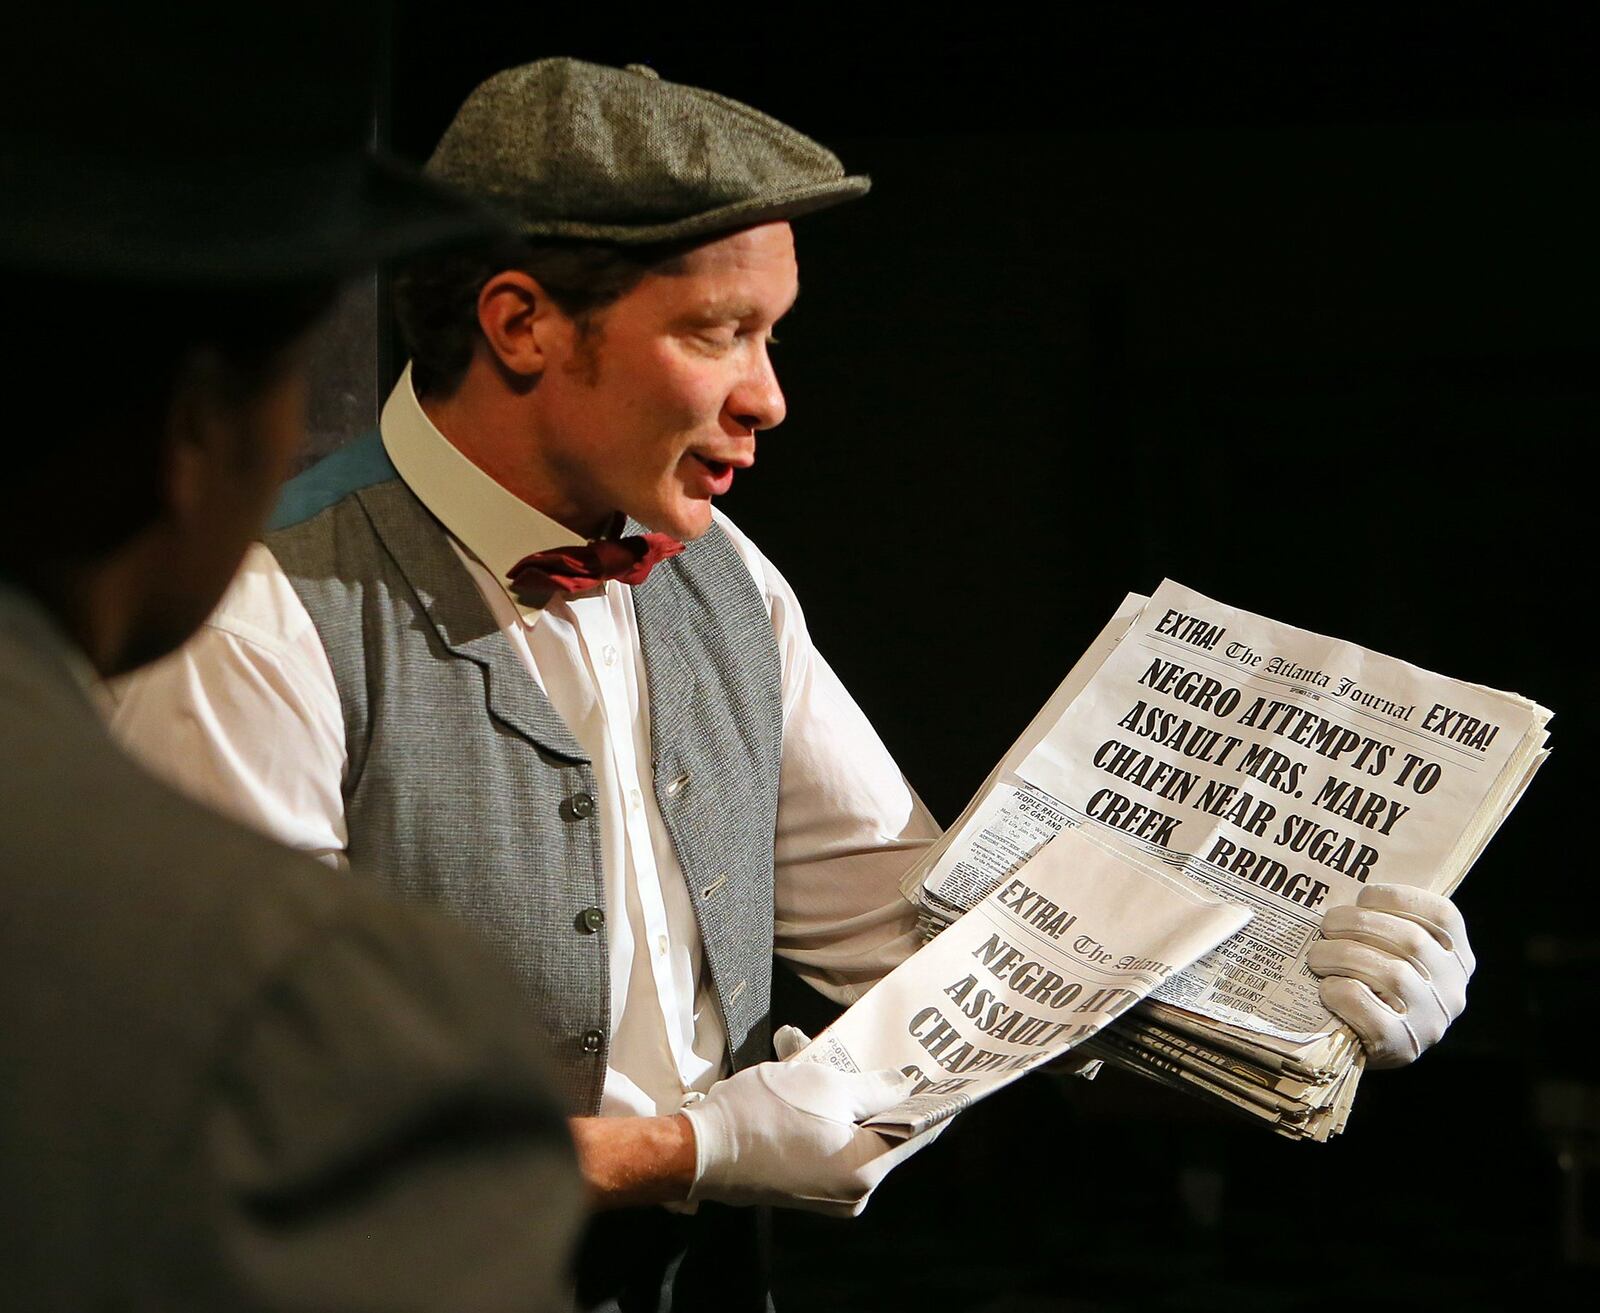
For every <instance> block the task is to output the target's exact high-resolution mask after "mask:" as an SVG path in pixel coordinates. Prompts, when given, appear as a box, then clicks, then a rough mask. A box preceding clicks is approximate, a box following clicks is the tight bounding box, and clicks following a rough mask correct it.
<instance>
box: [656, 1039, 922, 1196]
mask: <svg viewBox="0 0 1600 1313" xmlns="http://www.w3.org/2000/svg"><path fill="white" fill-rule="evenodd" d="M791 1030H793V1027H785V1028H784V1031H791ZM784 1031H780V1032H779V1034H778V1036H777V1037H775V1047H776V1048H777V1050H778V1051H779V1052H787V1053H794V1052H798V1050H799V1048H801V1047H804V1044H805V1043H806V1042H807V1041H806V1039H805V1036H804V1034H803V1033H802V1032H800V1031H797V1030H793V1034H792V1035H790V1034H785V1033H784ZM796 1037H798V1039H797V1038H796ZM911 1088H912V1082H911V1080H910V1079H909V1078H908V1077H905V1076H902V1075H901V1074H900V1073H899V1072H897V1071H869V1072H847V1071H838V1070H835V1069H834V1068H833V1067H828V1066H825V1065H823V1064H822V1063H818V1062H763V1063H762V1064H761V1065H760V1066H756V1067H746V1068H745V1069H744V1070H743V1071H741V1072H739V1073H738V1074H737V1075H735V1076H731V1077H729V1078H728V1079H727V1080H725V1081H720V1082H718V1083H717V1084H716V1085H713V1086H712V1087H711V1092H710V1093H709V1094H707V1095H706V1097H705V1098H704V1099H702V1100H701V1101H700V1102H699V1103H695V1104H691V1105H690V1106H689V1107H687V1108H685V1109H684V1110H683V1115H684V1116H685V1117H687V1118H688V1119H689V1124H690V1125H691V1126H692V1127H693V1128H694V1143H695V1172H694V1184H693V1186H691V1187H690V1190H689V1199H690V1201H691V1202H699V1201H700V1200H702V1199H712V1200H716V1201H718V1202H721V1203H727V1204H775V1205H777V1206H779V1207H784V1208H804V1209H807V1210H808V1211H811V1212H818V1213H829V1214H831V1215H833V1216H836V1217H854V1216H855V1215H856V1214H858V1213H859V1212H860V1211H861V1210H862V1209H863V1208H865V1207H866V1206H867V1199H868V1198H869V1197H870V1196H871V1194H872V1192H873V1190H874V1189H876V1188H877V1185H878V1183H879V1182H880V1181H881V1180H883V1178H884V1177H885V1176H887V1175H888V1174H889V1171H890V1169H891V1168H893V1167H894V1166H895V1165H896V1164H897V1163H900V1162H902V1161H904V1160H905V1159H906V1158H909V1157H910V1156H911V1155H912V1154H913V1153H915V1152H916V1151H917V1150H918V1149H920V1148H921V1147H922V1146H923V1145H924V1144H926V1143H928V1142H929V1140H931V1139H932V1138H933V1137H932V1136H928V1135H924V1136H919V1137H918V1138H917V1139H914V1140H907V1141H905V1142H903V1143H895V1142H894V1141H892V1140H887V1139H885V1138H884V1137H883V1136H881V1135H879V1134H878V1133H877V1132H876V1131H869V1130H866V1129H864V1128H863V1127H860V1126H857V1125H856V1123H857V1122H858V1121H860V1120H861V1119H862V1118H865V1117H872V1116H875V1115H877V1114H878V1113H880V1112H885V1111H887V1110H888V1109H889V1108H892V1107H893V1106H894V1105H895V1104H897V1103H899V1102H900V1100H901V1099H903V1098H905V1097H906V1095H907V1094H908V1093H909V1092H910V1091H911Z"/></svg>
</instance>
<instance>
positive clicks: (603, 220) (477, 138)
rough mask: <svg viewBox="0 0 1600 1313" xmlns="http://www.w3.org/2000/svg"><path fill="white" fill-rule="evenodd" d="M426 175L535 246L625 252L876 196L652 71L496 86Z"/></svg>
mask: <svg viewBox="0 0 1600 1313" xmlns="http://www.w3.org/2000/svg"><path fill="white" fill-rule="evenodd" d="M426 171H427V172H428V173H430V174H432V175H433V176H434V177H436V178H439V179H441V180H443V181H445V182H449V183H451V184H453V185H455V186H457V187H459V188H461V189H462V190H463V191H465V192H468V193H469V194H471V195H473V196H476V197H479V198H480V199H482V200H485V201H489V202H491V203H492V204H495V205H496V206H497V207H499V208H501V209H503V210H506V211H508V212H509V213H510V214H511V216H512V217H513V218H514V219H516V220H517V221H518V224H519V226H520V228H521V229H522V231H523V233H524V234H525V235H527V236H529V237H545V238H573V239H580V240H589V241H605V242H616V243H619V244H637V243H645V242H665V241H676V240H678V239H680V238H690V237H700V236H711V235H713V234H716V233H719V232H730V231H732V230H734V229H736V228H746V227H749V226H750V225H752V224H757V223H765V222H767V221H769V220H772V219H792V218H794V217H795V216H796V215H800V214H805V213H808V212H809V211H812V210H820V209H823V208H824V207H826V206H829V205H837V204H839V202H841V201H848V200H853V199H854V198H856V197H857V196H861V195H863V194H864V193H865V192H866V190H867V188H868V187H870V186H871V185H872V184H871V180H870V179H868V178H866V177H863V176H860V175H847V174H846V173H845V171H844V166H843V165H841V164H840V163H839V160H838V158H837V157H836V156H835V155H833V154H832V153H831V152H830V151H828V150H825V149H824V148H823V147H821V146H819V145H818V144H817V143H816V142H814V141H812V140H811V139H810V138H809V137H806V136H803V135H802V134H801V133H798V132H796V131H795V130H794V129H793V128H790V127H786V126H785V125H784V124H782V123H779V122H778V121H777V120H776V119H774V118H769V117H768V116H767V115H765V114H762V113H760V112H758V111H757V110H753V109H751V108H750V107H749V106H748V105H741V104H740V103H739V102H738V101H736V100H729V99H728V98H727V97H726V96H719V95H717V94H716V93H715V92H711V91H702V90H700V89H699V88H698V87H686V86H682V85H680V84H678V83H675V82H666V81H663V80H662V79H661V78H659V77H658V76H657V75H656V74H655V73H654V72H653V71H651V70H650V69H648V68H645V67H644V66H643V65H640V64H630V65H629V66H628V67H627V68H606V67H604V66H603V65H599V64H586V63H583V62H581V61H579V60H576V59H541V60H539V61H538V62H537V63H533V64H524V65H523V66H521V67H520V68H511V69H507V70H506V71H505V72H503V73H496V74H495V75H494V76H493V77H492V78H490V79H489V80H488V81H487V82H485V83H483V84H482V85H481V86H479V87H478V88H477V90H475V91H474V92H473V93H472V94H471V95H470V96H468V97H467V100H466V103H465V104H463V105H462V106H461V109H460V110H459V111H458V112H457V114H456V116H455V120H454V121H453V122H452V123H451V124H450V127H449V128H448V129H447V130H446V131H445V134H444V137H443V138H442V139H441V140H440V142H439V145H438V148H437V149H436V150H435V151H434V152H433V158H432V159H430V160H429V161H428V164H427V169H426Z"/></svg>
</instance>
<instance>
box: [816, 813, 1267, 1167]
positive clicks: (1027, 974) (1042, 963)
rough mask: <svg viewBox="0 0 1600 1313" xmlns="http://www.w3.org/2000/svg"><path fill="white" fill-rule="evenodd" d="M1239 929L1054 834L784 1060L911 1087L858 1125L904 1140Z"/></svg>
mask: <svg viewBox="0 0 1600 1313" xmlns="http://www.w3.org/2000/svg"><path fill="white" fill-rule="evenodd" d="M1249 918H1250V912H1249V911H1248V910H1247V909H1245V908H1241V907H1239V906H1237V905H1236V904H1234V903H1232V902H1229V901H1228V900H1226V899H1224V898H1219V897H1218V896H1217V895H1215V894H1213V893H1211V892H1210V891H1209V890H1206V889H1204V888H1202V887H1200V886H1199V885H1198V884H1195V883H1194V882H1193V881H1190V880H1186V879H1184V878H1182V877H1181V876H1177V875H1174V874H1173V873H1172V872H1171V871H1169V870H1167V869H1166V868H1165V867H1163V866H1161V865H1159V864H1156V863H1152V862H1150V861H1149V860H1148V859H1147V858H1145V857H1144V856H1143V855H1142V854H1140V853H1139V852H1137V851H1136V850H1135V849H1133V848H1131V847H1130V846H1128V845H1127V844H1125V843H1123V842H1122V841H1121V840H1120V839H1118V838H1117V837H1115V836H1111V835H1097V834H1093V833H1091V832H1089V831H1087V830H1072V831H1067V832H1064V833H1063V834H1061V835H1060V836H1059V837H1058V838H1057V839H1056V840H1054V841H1053V842H1051V843H1049V844H1046V845H1045V846H1044V847H1042V848H1041V849H1040V850H1039V851H1038V852H1037V853H1035V854H1034V855H1033V856H1032V857H1031V858H1030V859H1029V860H1028V861H1026V862H1023V863H1022V864H1020V865H1019V866H1018V868H1017V869H1016V870H1015V871H1014V872H1013V873H1012V874H1011V875H1010V876H1009V877H1008V879H1006V880H1005V881H1003V882H1002V883H1001V884H999V885H997V886H996V887H995V888H994V889H993V890H991V891H990V892H989V894H988V895H986V896H985V897H984V898H982V899H980V900H978V902H977V903H976V904H975V905H974V906H973V907H972V908H971V909H969V910H968V911H967V912H966V913H965V914H963V915H962V916H960V917H958V918H956V919H955V920H954V921H953V922H952V923H951V924H950V925H949V926H948V927H947V928H946V929H945V931H944V933H943V934H941V935H939V936H938V937H937V938H936V939H934V940H933V941H932V942H930V943H928V944H926V945H924V946H923V947H922V948H921V949H920V950H919V951H918V952H916V953H914V954H913V955H912V956H911V957H910V958H908V959H907V960H906V961H905V962H903V963H901V964H900V966H898V967H896V968H895V970H894V971H892V972H890V974H889V975H888V976H886V977H885V978H884V979H883V980H881V981H879V982H878V983H877V984H876V985H874V986H873V987H872V989H871V990H869V991H868V992H867V994H866V995H865V996H863V997H862V998H861V999H860V1000H858V1001H857V1002H856V1003H855V1004H854V1005H853V1006H852V1007H851V1008H850V1009H849V1010H848V1011H847V1012H846V1013H845V1014H844V1015H843V1016H842V1017H840V1018H839V1019H838V1020H837V1021H835V1022H834V1024H833V1025H832V1026H830V1027H829V1028H828V1029H827V1030H825V1031H824V1032H823V1033H822V1034H821V1035H819V1036H817V1038H816V1039H815V1040H813V1041H812V1043H811V1045H810V1046H809V1047H808V1048H806V1049H805V1050H803V1051H802V1052H801V1053H800V1054H798V1055H797V1058H796V1059H795V1060H799V1061H811V1062H824V1063H827V1064H829V1065H831V1066H834V1067H838V1068H841V1069H843V1070H846V1071H872V1070H884V1069H893V1070H898V1071H900V1072H902V1073H903V1074H905V1075H907V1076H910V1077H912V1078H913V1079H914V1080H915V1082H916V1085H915V1088H914V1090H913V1092H912V1093H911V1095H910V1096H909V1097H908V1098H907V1099H905V1100H904V1101H903V1102H902V1103H900V1104H898V1105H896V1106H895V1107H894V1108H891V1109H889V1110H888V1111H887V1112H885V1113H883V1114H881V1115H879V1116H876V1117H873V1118H871V1119H870V1120H868V1121H866V1122H864V1123H863V1124H864V1125H866V1126H870V1127H871V1128H872V1129H874V1130H876V1131H879V1132H881V1133H882V1134H884V1135H886V1136H889V1137H891V1138H907V1137H909V1136H912V1135H918V1134H921V1133H922V1132H924V1131H927V1130H929V1129H931V1128H932V1127H934V1126H937V1125H939V1124H940V1123H941V1122H943V1121H947V1120H948V1119H949V1118H951V1117H953V1116H954V1115H955V1114H956V1113H957V1112H959V1111H961V1110H962V1109H963V1108H966V1107H969V1106H970V1105H971V1104H972V1103H974V1102H975V1101H976V1100H978V1099H981V1098H984V1097H986V1096H987V1095H989V1094H991V1093H993V1092H994V1091H995V1090H998V1089H1000V1088H1002V1087H1003V1086H1005V1085H1008V1084H1010V1083H1011V1082H1012V1081H1013V1080H1016V1079H1018V1078H1019V1077H1021V1076H1022V1075H1024V1074H1025V1073H1026V1072H1028V1071H1031V1070H1033V1069H1034V1068H1035V1067H1037V1066H1040V1065H1041V1064H1043V1063H1045V1062H1049V1061H1051V1060H1052V1059H1055V1058H1058V1057H1060V1056H1061V1055H1062V1054H1064V1053H1066V1052H1067V1051H1069V1050H1070V1049H1072V1048H1073V1047H1074V1046H1076V1045H1078V1044H1081V1043H1083V1042H1085V1041H1086V1040H1088V1039H1090V1038H1091V1037H1093V1036H1094V1035H1096V1034H1098V1033H1100V1032H1101V1031H1102V1030H1103V1029H1104V1027H1105V1026H1106V1025H1107V1024H1109V1023H1110V1022H1111V1021H1112V1020H1113V1019H1114V1018H1116V1017H1118V1016H1120V1015H1122V1014H1123V1013H1124V1012H1126V1011H1127V1010H1128V1009H1129V1008H1130V1007H1132V1006H1133V1005H1134V1004H1135V1003H1137V1002H1138V1001H1139V1000H1140V999H1142V998H1145V997H1146V996H1147V995H1148V994H1149V993H1150V992H1151V990H1153V989H1155V988H1156V987H1157V986H1158V985H1159V984H1160V983H1161V982H1162V981H1163V980H1165V979H1167V978H1168V977H1170V976H1171V975H1173V974H1174V973H1176V972H1178V971H1181V970H1183V969H1184V968H1185V967H1187V966H1188V965H1189V964H1190V963H1191V962H1193V961H1194V960H1195V959H1196V958H1197V957H1199V956H1200V955H1201V954H1202V953H1205V952H1207V951H1209V950H1210V949H1211V948H1213V947H1215V946H1216V944H1218V943H1219V942H1221V941H1222V940H1223V939H1225V938H1226V937H1227V936H1228V935H1230V934H1232V933H1234V932H1235V931H1236V930H1238V928H1239V927H1240V926H1241V925H1243V924H1244V923H1245V922H1246V921H1247V920H1249Z"/></svg>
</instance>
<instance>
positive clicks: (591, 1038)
mask: <svg viewBox="0 0 1600 1313" xmlns="http://www.w3.org/2000/svg"><path fill="white" fill-rule="evenodd" d="M605 1038H606V1037H605V1036H604V1035H602V1034H601V1033H600V1032H599V1031H598V1030H586V1031H584V1032H583V1039H582V1040H581V1041H579V1042H580V1043H581V1044H582V1045H583V1051H584V1052H585V1053H598V1052H600V1046H601V1045H602V1044H603V1043H605Z"/></svg>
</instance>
